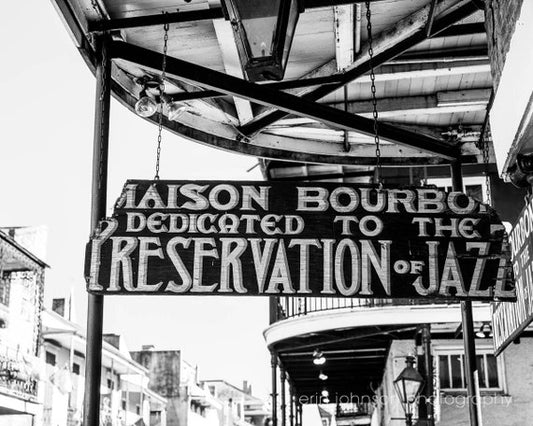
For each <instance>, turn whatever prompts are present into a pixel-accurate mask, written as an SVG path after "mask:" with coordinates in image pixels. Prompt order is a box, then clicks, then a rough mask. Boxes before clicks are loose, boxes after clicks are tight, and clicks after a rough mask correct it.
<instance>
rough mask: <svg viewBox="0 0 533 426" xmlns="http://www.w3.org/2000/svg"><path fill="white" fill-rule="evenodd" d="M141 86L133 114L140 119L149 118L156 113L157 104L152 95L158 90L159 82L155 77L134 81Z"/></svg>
mask: <svg viewBox="0 0 533 426" xmlns="http://www.w3.org/2000/svg"><path fill="white" fill-rule="evenodd" d="M135 82H136V83H137V84H138V85H140V86H141V91H140V93H139V100H138V101H137V102H135V112H136V113H137V115H139V116H141V117H144V118H146V117H151V116H152V115H154V114H155V113H156V112H157V108H158V106H159V105H158V102H157V99H156V95H155V94H154V93H153V92H154V91H155V90H158V88H159V81H158V80H157V79H156V78H155V77H151V76H148V75H146V76H143V77H140V78H138V79H136V80H135Z"/></svg>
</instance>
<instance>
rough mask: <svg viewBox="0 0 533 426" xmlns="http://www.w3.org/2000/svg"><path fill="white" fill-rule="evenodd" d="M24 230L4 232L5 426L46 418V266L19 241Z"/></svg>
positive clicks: (0, 321) (0, 382)
mask: <svg viewBox="0 0 533 426" xmlns="http://www.w3.org/2000/svg"><path fill="white" fill-rule="evenodd" d="M19 234H25V232H24V228H9V229H8V228H4V229H3V230H0V424H6V425H7V424H9V425H13V426H16V425H17V426H18V425H32V424H39V422H40V421H41V404H40V395H39V391H40V390H39V380H40V377H41V373H42V368H41V366H42V365H41V361H40V358H39V357H40V354H41V340H42V327H41V310H42V303H43V294H44V270H45V268H46V266H47V265H46V264H45V263H44V262H43V261H42V260H40V259H39V258H38V257H37V256H35V255H34V254H33V253H31V252H30V251H28V250H27V249H26V248H25V247H24V246H23V245H22V244H21V243H20V242H19V241H20V240H19V239H18V235H19Z"/></svg>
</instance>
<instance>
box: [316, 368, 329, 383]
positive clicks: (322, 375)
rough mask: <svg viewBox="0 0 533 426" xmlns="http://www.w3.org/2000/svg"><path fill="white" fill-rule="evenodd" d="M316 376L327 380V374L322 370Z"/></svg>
mask: <svg viewBox="0 0 533 426" xmlns="http://www.w3.org/2000/svg"><path fill="white" fill-rule="evenodd" d="M318 378H319V379H320V380H322V381H325V380H328V375H327V374H324V372H323V371H322V370H320V373H319V375H318Z"/></svg>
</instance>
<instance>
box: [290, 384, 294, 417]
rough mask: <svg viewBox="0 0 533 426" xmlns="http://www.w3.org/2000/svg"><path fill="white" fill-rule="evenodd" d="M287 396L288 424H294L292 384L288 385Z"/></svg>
mask: <svg viewBox="0 0 533 426" xmlns="http://www.w3.org/2000/svg"><path fill="white" fill-rule="evenodd" d="M289 398H290V405H289V408H290V413H289V424H290V426H294V393H293V391H292V386H290V387H289Z"/></svg>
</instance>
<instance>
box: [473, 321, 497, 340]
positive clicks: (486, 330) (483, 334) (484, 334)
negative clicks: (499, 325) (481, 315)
mask: <svg viewBox="0 0 533 426" xmlns="http://www.w3.org/2000/svg"><path fill="white" fill-rule="evenodd" d="M492 336H493V333H492V327H491V326H490V324H489V323H486V322H484V323H483V324H482V325H481V327H479V330H478V331H476V337H479V338H480V339H486V338H488V337H492Z"/></svg>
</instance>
